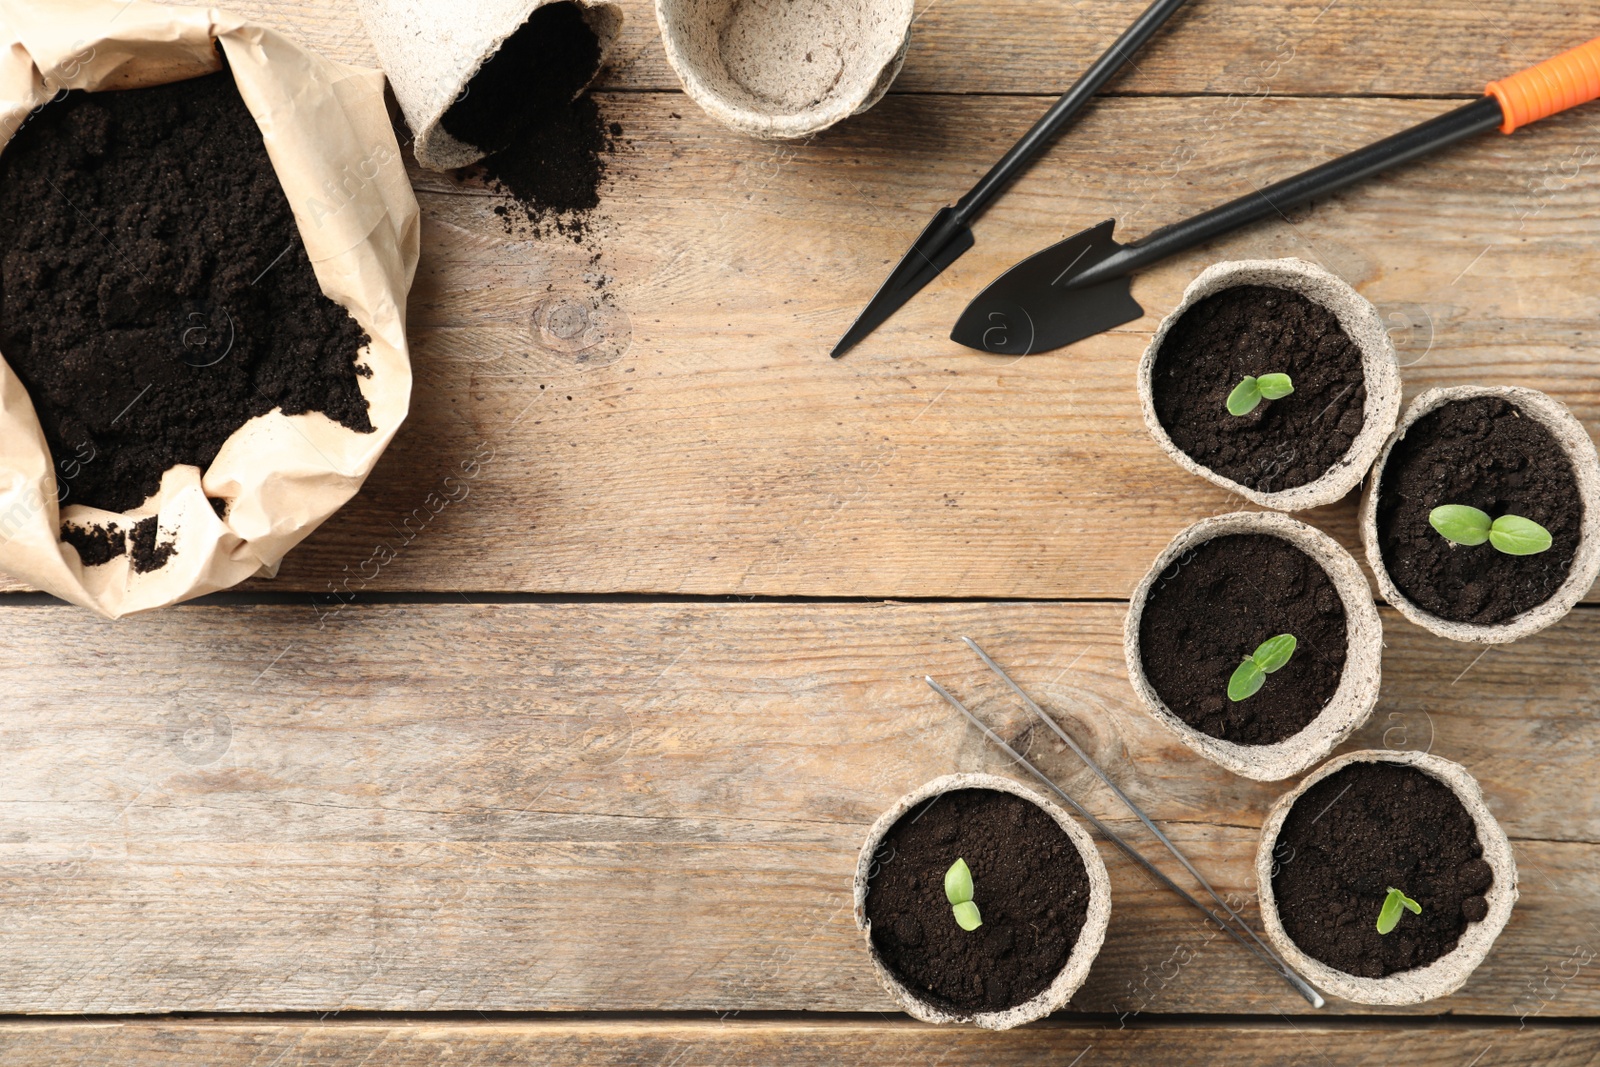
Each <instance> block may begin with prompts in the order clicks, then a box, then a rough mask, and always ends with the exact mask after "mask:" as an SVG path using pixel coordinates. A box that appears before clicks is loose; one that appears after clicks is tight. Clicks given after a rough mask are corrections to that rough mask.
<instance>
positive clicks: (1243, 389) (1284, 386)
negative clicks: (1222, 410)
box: [1228, 374, 1294, 415]
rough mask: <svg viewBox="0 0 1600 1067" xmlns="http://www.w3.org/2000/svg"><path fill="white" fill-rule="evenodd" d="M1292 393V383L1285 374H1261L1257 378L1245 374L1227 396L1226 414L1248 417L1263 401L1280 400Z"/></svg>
mask: <svg viewBox="0 0 1600 1067" xmlns="http://www.w3.org/2000/svg"><path fill="white" fill-rule="evenodd" d="M1292 392H1294V382H1292V381H1290V380H1289V376H1288V375H1287V374H1263V375H1262V376H1261V377H1259V378H1254V377H1251V376H1250V375H1248V374H1246V375H1245V376H1244V381H1242V382H1240V383H1239V384H1238V385H1236V386H1234V387H1233V392H1231V393H1229V394H1228V414H1229V415H1248V414H1250V413H1251V412H1252V411H1254V410H1255V409H1256V408H1258V407H1260V406H1261V402H1262V401H1263V400H1282V399H1283V398H1284V397H1286V396H1288V395H1289V394H1290V393H1292Z"/></svg>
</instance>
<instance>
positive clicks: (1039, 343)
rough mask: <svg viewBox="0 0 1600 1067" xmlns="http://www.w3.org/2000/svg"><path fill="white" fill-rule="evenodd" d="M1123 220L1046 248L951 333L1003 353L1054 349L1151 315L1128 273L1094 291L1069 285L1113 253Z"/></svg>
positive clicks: (997, 283)
mask: <svg viewBox="0 0 1600 1067" xmlns="http://www.w3.org/2000/svg"><path fill="white" fill-rule="evenodd" d="M1115 226H1116V221H1115V220H1114V219H1107V220H1106V221H1105V222H1102V223H1101V224H1100V225H1098V226H1095V227H1093V228H1092V229H1088V230H1084V231H1083V232H1082V233H1078V234H1074V235H1073V236H1071V237H1069V238H1067V239H1066V240H1065V241H1061V242H1059V243H1057V244H1053V245H1051V246H1050V247H1049V248H1046V249H1045V250H1044V251H1042V252H1035V253H1034V254H1033V255H1031V256H1029V257H1028V258H1027V259H1025V260H1023V261H1022V262H1021V263H1018V264H1017V265H1016V266H1014V267H1012V268H1011V269H1010V270H1008V271H1006V272H1005V273H1004V274H1002V275H1000V277H998V278H996V279H995V280H994V281H992V282H990V283H989V285H988V287H987V288H985V289H984V290H983V292H981V293H979V294H978V295H977V296H976V297H975V298H974V299H973V301H972V303H970V304H968V305H967V308H966V310H965V311H963V312H962V313H961V317H960V318H959V319H958V320H956V325H955V329H953V330H951V331H950V339H951V340H952V341H956V342H959V343H960V344H964V345H966V346H967V347H968V348H976V349H977V350H978V351H980V352H992V353H994V354H996V355H1003V356H1027V355H1032V354H1034V353H1036V352H1049V351H1051V350H1052V349H1057V348H1060V347H1062V346H1063V345H1070V344H1072V343H1073V342H1074V341H1081V340H1083V339H1084V338H1085V337H1093V336H1094V335H1095V334H1097V333H1103V332H1104V331H1106V330H1109V329H1111V328H1112V327H1114V326H1121V325H1122V324H1123V323H1125V322H1132V321H1133V320H1134V319H1137V318H1139V317H1140V316H1141V315H1143V314H1144V309H1143V308H1141V307H1140V306H1139V304H1138V302H1137V301H1135V300H1134V299H1133V294H1132V293H1131V292H1130V291H1129V287H1130V281H1129V279H1128V278H1127V277H1126V276H1124V277H1121V278H1113V279H1112V280H1110V281H1108V282H1102V283H1100V284H1099V285H1094V286H1090V287H1089V288H1086V289H1068V288H1067V284H1066V283H1067V282H1068V281H1070V280H1071V279H1072V277H1073V276H1074V275H1075V274H1077V273H1079V272H1080V271H1083V270H1087V269H1088V268H1089V267H1090V266H1092V265H1094V264H1096V263H1099V262H1100V261H1101V260H1103V259H1105V258H1106V257H1108V256H1110V255H1113V254H1114V253H1116V252H1117V251H1118V250H1119V249H1121V248H1122V245H1120V244H1118V243H1117V242H1116V241H1115V240H1113V239H1112V236H1111V231H1112V230H1113V229H1114V228H1115Z"/></svg>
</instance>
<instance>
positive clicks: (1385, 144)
mask: <svg viewBox="0 0 1600 1067" xmlns="http://www.w3.org/2000/svg"><path fill="white" fill-rule="evenodd" d="M1582 52H1590V53H1591V54H1590V55H1589V56H1588V64H1587V66H1585V67H1583V70H1584V71H1585V72H1586V76H1587V77H1588V82H1587V83H1585V86H1584V87H1582V88H1581V89H1574V90H1572V91H1571V92H1570V93H1566V94H1553V93H1548V92H1547V93H1545V94H1544V95H1545V96H1546V97H1551V98H1552V101H1553V102H1547V103H1545V104H1544V105H1543V106H1544V110H1542V111H1541V112H1539V113H1537V114H1532V115H1531V117H1524V116H1523V115H1522V114H1521V113H1520V112H1514V111H1512V110H1507V108H1511V107H1514V106H1516V101H1517V100H1519V99H1520V97H1515V96H1510V95H1505V94H1506V93H1507V89H1506V86H1507V85H1508V82H1509V83H1514V82H1515V81H1516V79H1519V78H1529V77H1530V76H1533V75H1538V74H1539V73H1540V68H1541V67H1547V66H1548V65H1549V64H1552V63H1560V62H1563V61H1565V60H1566V59H1567V58H1568V57H1566V56H1558V57H1557V58H1556V59H1555V60H1550V61H1547V63H1545V64H1540V67H1535V68H1533V70H1531V71H1525V72H1523V74H1520V75H1516V76H1514V77H1513V78H1512V79H1508V82H1496V83H1495V84H1493V85H1491V86H1490V87H1489V95H1486V96H1483V97H1480V98H1479V99H1477V100H1474V101H1473V102H1472V103H1470V104H1465V105H1463V106H1461V107H1458V108H1456V109H1455V110H1454V111H1449V112H1446V113H1445V114H1443V115H1440V116H1439V117H1437V118H1434V119H1429V120H1428V121H1427V122H1423V123H1420V124H1418V125H1416V126H1413V127H1411V128H1410V129H1409V130H1403V131H1402V132H1400V133H1397V134H1395V135H1394V136H1392V137H1386V138H1384V139H1383V140H1381V141H1378V142H1376V143H1374V144H1370V145H1367V146H1366V147H1365V148H1358V149H1357V150H1356V151H1354V152H1351V153H1349V154H1348V155H1343V156H1340V157H1339V158H1338V159H1334V160H1330V161H1329V162H1327V163H1324V164H1322V165H1321V166H1320V167H1313V168H1311V169H1310V170H1308V171H1303V172H1301V173H1300V174H1297V175H1295V176H1294V177H1292V178H1286V179H1284V180H1283V181H1281V182H1278V183H1277V184H1276V185H1269V186H1267V187H1266V188H1265V189H1262V190H1259V191H1258V192H1254V193H1249V194H1247V195H1245V196H1241V197H1239V199H1237V200H1233V201H1230V202H1229V203H1226V204H1223V205H1222V206H1221V207H1218V208H1212V209H1211V210H1210V211H1207V212H1205V213H1204V214H1201V215H1196V216H1194V217H1193V218H1191V219H1185V220H1184V221H1183V222H1175V223H1173V224H1172V225H1171V226H1166V227H1163V228H1162V229H1159V230H1157V231H1155V232H1154V233H1152V234H1150V235H1149V236H1148V237H1142V238H1140V239H1139V240H1137V241H1134V242H1133V243H1131V244H1126V245H1124V244H1119V243H1118V242H1116V241H1114V240H1113V239H1112V237H1111V229H1112V226H1113V223H1112V222H1110V221H1107V222H1102V223H1101V224H1100V225H1098V226H1096V227H1094V228H1093V229H1089V230H1084V231H1083V232H1082V233H1079V234H1076V235H1074V236H1072V237H1069V238H1067V239H1066V240H1065V241H1062V242H1060V243H1059V244H1054V245H1051V246H1050V247H1049V248H1046V249H1045V250H1044V251H1042V252H1035V253H1034V254H1033V255H1031V256H1029V257H1028V258H1027V259H1025V260H1023V261H1022V262H1021V263H1018V264H1017V265H1016V266H1014V267H1012V268H1011V269H1010V270H1008V271H1006V272H1005V273H1004V274H1002V275H1000V277H998V278H996V279H995V280H994V281H992V282H990V283H989V285H988V287H987V288H985V289H984V291H983V292H981V293H979V294H978V296H977V297H976V298H975V299H974V300H973V301H972V303H970V304H968V305H967V308H966V310H965V311H963V312H962V313H961V318H960V319H959V320H957V322H956V325H955V329H953V330H952V331H950V339H951V340H952V341H958V342H960V343H961V344H964V345H966V346H967V347H968V348H976V349H978V350H979V351H982V352H993V353H997V354H1000V355H1013V356H1021V355H1028V354H1030V353H1034V352H1048V351H1050V350H1051V349H1054V348H1060V347H1062V346H1063V345H1070V344H1072V343H1073V342H1074V341H1081V340H1083V339H1084V338H1085V337H1091V336H1093V335H1094V334H1097V333H1102V332H1104V331H1106V330H1109V329H1111V328H1112V327H1113V326H1120V325H1122V324H1123V323H1125V322H1132V321H1133V320H1134V319H1137V318H1138V317H1139V316H1141V315H1143V314H1144V309H1143V308H1141V307H1140V306H1139V305H1138V303H1136V302H1135V301H1134V299H1133V295H1132V293H1131V292H1130V288H1129V287H1130V286H1131V284H1132V282H1131V280H1130V279H1129V277H1128V276H1129V275H1130V274H1132V273H1133V272H1134V271H1136V270H1138V269H1140V268H1141V267H1147V266H1149V265H1150V264H1152V263H1155V262H1156V261H1158V260H1162V259H1166V258H1167V257H1168V256H1171V255H1175V254H1177V253H1178V252H1182V251H1184V250H1186V249H1189V248H1193V247H1194V246H1195V245H1198V244H1202V243H1204V242H1206V241H1209V240H1211V239H1212V238H1214V237H1220V236H1221V235H1223V234H1225V233H1230V232H1232V231H1233V230H1236V229H1238V228H1239V227H1241V226H1245V225H1247V224H1249V223H1252V222H1256V221H1258V220H1260V219H1264V218H1273V217H1283V216H1284V213H1285V212H1287V211H1288V210H1289V209H1290V208H1294V207H1298V206H1299V205H1301V204H1304V203H1306V202H1307V201H1310V200H1313V199H1316V198H1317V197H1320V196H1327V195H1328V194H1330V193H1333V192H1337V191H1338V190H1340V189H1343V188H1344V187H1345V186H1347V185H1350V184H1353V183H1354V182H1358V181H1361V180H1362V179H1364V178H1370V177H1372V176H1373V175H1374V174H1377V173H1379V172H1381V171H1384V170H1387V169H1389V168H1390V167H1395V166H1398V165H1400V164H1402V163H1407V162H1410V161H1411V160H1413V159H1416V158H1417V157H1419V156H1423V155H1426V154H1427V153H1429V152H1432V151H1435V150H1436V149H1440V148H1443V147H1445V146H1446V145H1451V144H1455V143H1456V142H1457V141H1461V140H1464V139H1466V138H1468V137H1471V136H1473V135H1475V134H1480V133H1487V132H1488V131H1489V130H1492V129H1495V128H1497V127H1498V128H1499V129H1501V130H1502V131H1504V132H1506V133H1510V132H1511V131H1512V130H1513V129H1515V128H1516V127H1517V126H1518V125H1519V124H1522V123H1523V122H1527V121H1533V120H1535V119H1538V118H1542V117H1544V116H1545V115H1550V114H1554V113H1555V112H1556V111H1560V110H1564V109H1565V108H1568V107H1572V106H1575V105H1576V104H1579V103H1583V102H1584V101H1585V100H1592V99H1595V94H1597V93H1600V76H1595V75H1593V73H1592V72H1593V71H1594V70H1596V69H1600V38H1597V39H1596V41H1594V42H1591V43H1590V44H1588V45H1585V46H1583V47H1582V48H1579V49H1574V53H1573V54H1577V53H1582ZM1551 77H1553V76H1551ZM1546 80H1548V78H1546ZM1541 84H1542V83H1541ZM1510 88H1511V89H1515V88H1516V86H1515V85H1514V84H1513V85H1511V86H1510ZM1534 95H1535V96H1537V94H1534ZM1539 99H1541V100H1542V99H1543V98H1539ZM1505 100H1511V101H1512V102H1513V103H1512V104H1505V103H1504V101H1505ZM1533 110H1537V109H1533Z"/></svg>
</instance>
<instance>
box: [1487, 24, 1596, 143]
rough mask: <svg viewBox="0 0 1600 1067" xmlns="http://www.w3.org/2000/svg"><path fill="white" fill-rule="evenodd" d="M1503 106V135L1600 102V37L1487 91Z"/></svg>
mask: <svg viewBox="0 0 1600 1067" xmlns="http://www.w3.org/2000/svg"><path fill="white" fill-rule="evenodd" d="M1485 91H1486V92H1487V93H1488V94H1489V95H1490V96H1492V97H1494V98H1495V99H1496V100H1498V101H1499V102H1500V111H1501V113H1502V114H1504V115H1505V122H1503V123H1501V125H1500V132H1501V133H1510V132H1511V131H1513V130H1515V129H1516V128H1517V127H1519V126H1526V125H1528V124H1529V123H1531V122H1538V121H1539V120H1540V119H1544V118H1549V117H1550V116H1551V115H1554V114H1556V113H1557V112H1559V111H1565V110H1567V109H1568V108H1570V107H1577V106H1578V105H1579V104H1587V103H1588V102H1589V101H1591V100H1595V99H1600V37H1596V38H1595V39H1594V40H1592V41H1590V42H1589V43H1588V44H1580V45H1579V46H1578V47H1576V48H1574V49H1573V50H1572V51H1570V52H1562V53H1561V54H1560V55H1559V56H1556V57H1554V58H1552V59H1547V60H1545V61H1544V62H1543V63H1540V64H1538V65H1537V66H1532V67H1529V68H1528V69H1527V70H1525V71H1522V72H1520V73H1518V74H1513V75H1511V77H1509V78H1502V79H1501V80H1500V81H1497V82H1490V83H1489V88H1488V89H1487V90H1485Z"/></svg>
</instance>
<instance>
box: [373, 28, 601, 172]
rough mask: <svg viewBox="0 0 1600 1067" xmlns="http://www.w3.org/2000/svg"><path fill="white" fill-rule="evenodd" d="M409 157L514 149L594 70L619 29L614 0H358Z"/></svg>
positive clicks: (462, 159)
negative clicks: (402, 120) (409, 141)
mask: <svg viewBox="0 0 1600 1067" xmlns="http://www.w3.org/2000/svg"><path fill="white" fill-rule="evenodd" d="M360 7H361V17H362V20H363V21H364V22H365V23H366V26H367V33H368V35H369V36H370V37H371V38H372V44H373V47H374V48H375V49H376V51H377V53H378V58H379V59H380V60H381V61H382V63H383V69H384V71H385V72H386V73H387V74H388V75H389V79H390V82H391V83H392V84H393V86H394V94H395V99H396V100H397V101H398V102H399V104H400V108H401V110H402V111H403V112H405V116H406V122H407V124H409V125H410V127H411V129H412V132H413V133H415V135H416V157H417V162H418V163H420V164H421V165H422V166H424V167H428V168H429V169H431V170H454V169H456V168H458V167H466V166H470V165H471V164H473V163H476V162H477V161H478V160H480V159H482V158H483V157H485V156H488V155H492V154H494V153H499V152H503V151H506V150H509V149H515V150H516V151H517V152H520V153H523V154H527V153H530V152H533V153H537V152H538V149H539V146H538V144H537V143H528V142H537V141H538V140H539V139H540V138H541V137H543V136H546V134H545V133H544V132H543V131H542V130H541V129H540V126H541V124H542V123H544V122H545V121H547V120H548V117H549V115H551V114H552V113H557V112H560V111H562V110H564V109H566V107H567V105H568V104H570V103H571V101H572V100H573V99H574V98H575V97H577V96H578V94H579V93H581V92H582V91H583V90H584V89H585V88H587V87H588V85H589V83H590V82H591V81H593V80H594V78H595V75H596V74H598V73H599V71H600V68H601V66H602V65H603V64H604V62H605V58H606V55H607V54H608V53H609V52H610V50H611V48H612V46H613V45H614V44H615V43H616V40H617V35H618V34H619V33H620V32H621V30H622V22H623V14H622V8H621V6H620V5H619V4H617V3H615V2H614V0H470V2H468V0H360Z"/></svg>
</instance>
